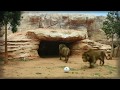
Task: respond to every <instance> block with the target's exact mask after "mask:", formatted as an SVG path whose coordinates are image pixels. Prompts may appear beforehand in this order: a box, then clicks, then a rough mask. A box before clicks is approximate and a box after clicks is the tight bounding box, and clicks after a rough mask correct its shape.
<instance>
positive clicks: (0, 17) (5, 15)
mask: <svg viewBox="0 0 120 90" xmlns="http://www.w3.org/2000/svg"><path fill="white" fill-rule="evenodd" d="M20 20H21V11H0V25H2V26H4V27H5V60H4V63H5V64H6V63H7V62H8V53H7V26H8V24H10V25H11V27H12V32H13V33H14V32H16V31H17V26H18V25H20Z"/></svg>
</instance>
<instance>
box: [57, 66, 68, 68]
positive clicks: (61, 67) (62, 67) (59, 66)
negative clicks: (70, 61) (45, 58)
mask: <svg viewBox="0 0 120 90" xmlns="http://www.w3.org/2000/svg"><path fill="white" fill-rule="evenodd" d="M58 67H59V68H64V67H66V66H58Z"/></svg>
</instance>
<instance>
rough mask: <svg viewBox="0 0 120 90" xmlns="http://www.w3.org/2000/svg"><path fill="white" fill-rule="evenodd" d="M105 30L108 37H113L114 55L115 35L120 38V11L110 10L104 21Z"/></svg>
mask: <svg viewBox="0 0 120 90" xmlns="http://www.w3.org/2000/svg"><path fill="white" fill-rule="evenodd" d="M102 29H103V30H104V32H105V33H106V35H107V37H108V38H112V56H113V52H114V42H113V40H114V35H115V34H117V35H118V38H120V13H119V11H109V12H108V14H107V17H106V20H105V21H104V22H103V28H102Z"/></svg>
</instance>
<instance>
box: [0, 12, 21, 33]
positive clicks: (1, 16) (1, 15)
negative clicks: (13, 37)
mask: <svg viewBox="0 0 120 90" xmlns="http://www.w3.org/2000/svg"><path fill="white" fill-rule="evenodd" d="M20 20H21V12H20V11H1V12H0V25H1V26H4V25H7V24H8V23H10V25H11V27H12V32H13V33H14V32H16V31H17V25H20Z"/></svg>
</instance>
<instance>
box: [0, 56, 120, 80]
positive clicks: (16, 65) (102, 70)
mask: <svg viewBox="0 0 120 90" xmlns="http://www.w3.org/2000/svg"><path fill="white" fill-rule="evenodd" d="M117 63H118V60H117V59H115V58H114V59H113V60H105V64H104V66H100V65H99V61H97V63H96V66H95V68H88V67H89V63H88V62H83V61H82V58H81V56H71V57H70V58H69V61H68V63H65V62H64V58H63V59H62V60H59V57H51V58H38V59H35V60H27V59H25V60H19V61H14V60H13V61H10V62H9V64H8V65H3V64H0V78H1V79H6V78H10V79H96V78H98V79H101V78H107V79H111V78H119V77H118V65H117ZM65 66H68V67H69V68H70V71H69V72H68V73H65V72H64V67H65Z"/></svg>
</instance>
